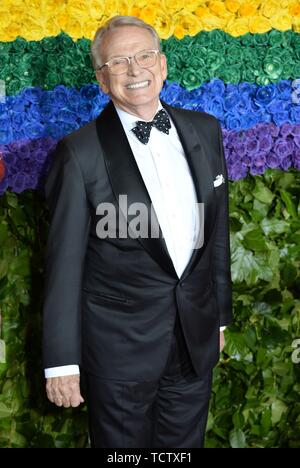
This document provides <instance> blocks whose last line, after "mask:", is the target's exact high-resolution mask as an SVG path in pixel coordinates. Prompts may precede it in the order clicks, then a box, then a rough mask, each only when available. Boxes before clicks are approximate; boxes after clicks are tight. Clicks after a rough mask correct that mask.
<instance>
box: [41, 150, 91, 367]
mask: <svg viewBox="0 0 300 468" xmlns="http://www.w3.org/2000/svg"><path fill="white" fill-rule="evenodd" d="M45 195H46V200H47V205H48V208H49V212H50V229H49V234H48V242H47V248H46V265H45V292H44V307H43V361H44V367H46V368H49V367H58V366H65V365H74V364H78V365H80V363H81V284H82V276H83V268H84V259H85V253H86V248H87V241H88V233H89V224H90V213H89V206H88V201H87V197H86V191H85V184H84V180H83V175H82V172H81V168H80V165H79V162H78V160H77V158H76V154H75V151H74V150H73V149H72V148H71V147H70V145H69V143H65V142H63V141H62V142H60V143H59V144H58V146H57V150H56V153H55V159H54V162H53V165H52V167H51V169H50V172H49V175H48V177H47V181H46V186H45Z"/></svg>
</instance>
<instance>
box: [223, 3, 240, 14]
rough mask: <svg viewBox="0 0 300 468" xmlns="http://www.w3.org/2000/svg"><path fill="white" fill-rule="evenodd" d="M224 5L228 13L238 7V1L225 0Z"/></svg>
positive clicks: (236, 9) (235, 10)
mask: <svg viewBox="0 0 300 468" xmlns="http://www.w3.org/2000/svg"><path fill="white" fill-rule="evenodd" d="M225 6H226V8H227V10H228V11H230V13H236V12H237V11H238V9H239V8H240V3H239V2H238V1H237V0H225Z"/></svg>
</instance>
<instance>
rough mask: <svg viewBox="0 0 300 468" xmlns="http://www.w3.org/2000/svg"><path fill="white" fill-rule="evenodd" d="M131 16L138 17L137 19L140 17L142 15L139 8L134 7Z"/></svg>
mask: <svg viewBox="0 0 300 468" xmlns="http://www.w3.org/2000/svg"><path fill="white" fill-rule="evenodd" d="M130 15H131V16H136V17H137V18H139V17H140V15H141V10H140V9H139V7H133V8H132V9H131V13H130Z"/></svg>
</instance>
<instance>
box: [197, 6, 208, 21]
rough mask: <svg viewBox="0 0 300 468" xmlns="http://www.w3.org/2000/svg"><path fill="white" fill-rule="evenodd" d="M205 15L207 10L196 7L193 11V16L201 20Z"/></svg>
mask: <svg viewBox="0 0 300 468" xmlns="http://www.w3.org/2000/svg"><path fill="white" fill-rule="evenodd" d="M206 13H207V8H205V7H198V8H196V10H195V15H196V16H198V18H200V19H201V18H203V17H204V16H205V15H206Z"/></svg>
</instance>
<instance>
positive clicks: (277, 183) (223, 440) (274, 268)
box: [206, 171, 300, 448]
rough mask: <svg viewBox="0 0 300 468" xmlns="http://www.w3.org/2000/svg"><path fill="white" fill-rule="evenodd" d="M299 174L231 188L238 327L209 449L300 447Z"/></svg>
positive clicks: (217, 390)
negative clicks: (298, 345)
mask: <svg viewBox="0 0 300 468" xmlns="http://www.w3.org/2000/svg"><path fill="white" fill-rule="evenodd" d="M299 178H300V175H299V173H297V172H288V173H282V172H280V171H267V172H266V173H265V175H264V176H259V177H255V178H254V177H248V178H247V179H244V180H242V181H239V182H235V183H234V184H232V185H231V188H230V220H231V250H232V252H231V253H232V278H233V282H234V292H233V298H234V316H235V321H234V324H233V325H232V326H231V327H230V328H228V329H227V330H226V332H225V334H226V347H225V350H224V352H223V355H222V359H221V361H220V363H219V365H218V367H217V368H216V369H215V374H214V377H215V378H214V389H213V398H212V402H211V413H210V416H209V424H208V432H207V442H206V443H207V446H208V447H233V448H243V447H273V448H274V447H285V448H286V447H300V403H299V390H300V363H299V364H296V363H293V362H292V352H293V347H292V343H293V341H294V340H295V339H297V338H299V337H300V302H299V299H298V298H299V290H300V284H299V260H300V258H299V253H300V250H299V235H300V221H299V219H298V215H299V208H300V206H299V205H297V203H299Z"/></svg>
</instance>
